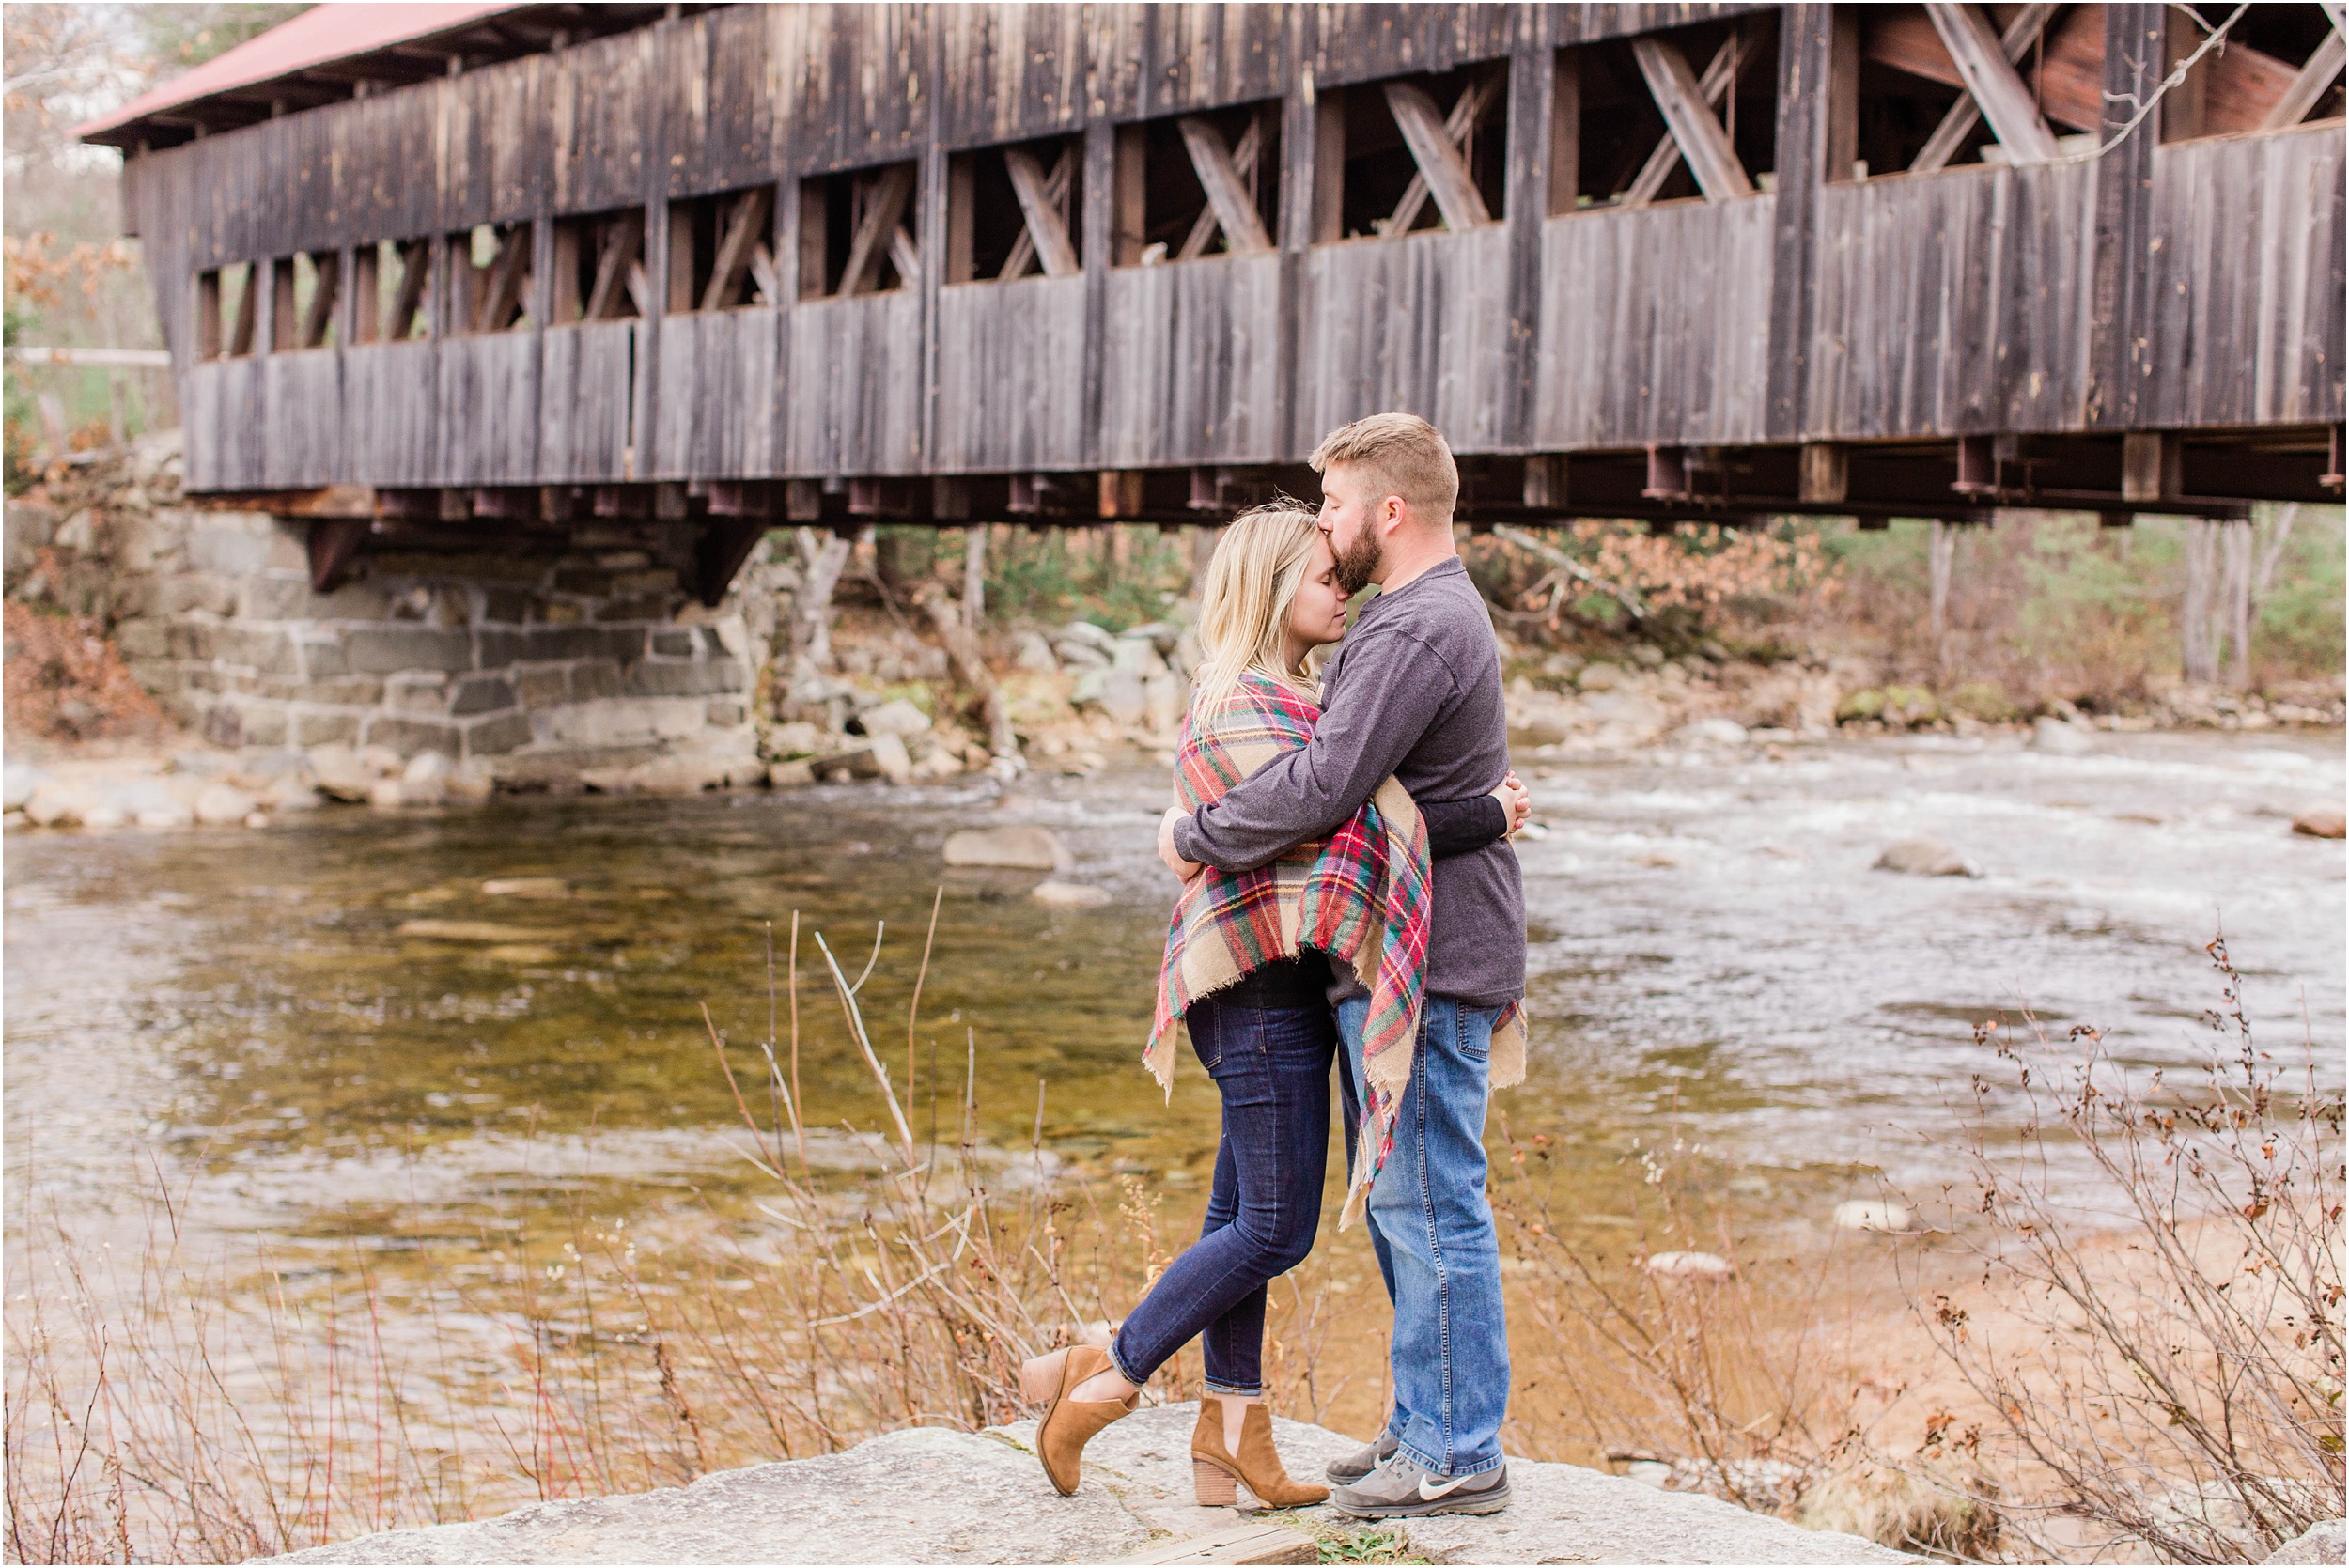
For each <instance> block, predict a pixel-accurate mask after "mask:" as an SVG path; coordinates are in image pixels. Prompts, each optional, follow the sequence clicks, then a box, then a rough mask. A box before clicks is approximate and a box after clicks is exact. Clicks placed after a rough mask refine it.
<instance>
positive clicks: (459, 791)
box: [447, 757, 498, 800]
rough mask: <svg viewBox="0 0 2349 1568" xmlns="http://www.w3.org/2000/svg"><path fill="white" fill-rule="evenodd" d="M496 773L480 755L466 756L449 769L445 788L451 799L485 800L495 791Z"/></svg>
mask: <svg viewBox="0 0 2349 1568" xmlns="http://www.w3.org/2000/svg"><path fill="white" fill-rule="evenodd" d="M497 787H498V781H497V775H496V774H494V773H492V772H491V771H490V765H489V763H488V762H487V761H486V760H484V759H483V758H481V757H467V758H466V759H465V760H464V761H462V762H460V763H459V764H458V765H457V766H456V767H455V768H451V769H449V775H448V784H447V788H448V798H449V799H450V800H488V799H489V798H490V796H492V795H494V794H496V793H497Z"/></svg>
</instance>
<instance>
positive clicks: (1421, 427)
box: [1305, 413, 1460, 524]
mask: <svg viewBox="0 0 2349 1568" xmlns="http://www.w3.org/2000/svg"><path fill="white" fill-rule="evenodd" d="M1305 460H1306V461H1307V462H1309V463H1311V464H1312V465H1313V469H1314V472H1315V474H1325V473H1327V472H1329V470H1330V466H1331V465H1332V464H1335V463H1344V464H1345V465H1346V466H1347V467H1348V468H1359V469H1361V471H1362V472H1363V473H1364V474H1367V475H1368V476H1369V477H1370V479H1371V480H1372V482H1373V483H1374V484H1376V485H1377V489H1378V493H1379V494H1381V495H1399V496H1401V497H1402V498H1403V499H1404V501H1405V502H1406V503H1408V505H1409V506H1410V508H1411V510H1412V511H1414V512H1418V513H1420V514H1422V516H1423V519H1424V520H1426V521H1427V522H1428V523H1430V524H1436V523H1449V522H1450V521H1451V520H1452V509H1453V508H1454V507H1455V506H1456V505H1459V500H1460V469H1459V465H1458V464H1456V463H1455V462H1454V461H1453V460H1452V447H1451V445H1450V444H1449V443H1448V442H1445V440H1444V439H1443V434H1442V432H1440V431H1439V430H1438V429H1437V428H1436V427H1434V426H1433V425H1430V424H1428V423H1427V421H1425V420H1424V419H1422V418H1420V417H1419V415H1417V414H1413V413H1374V414H1372V415H1371V416H1370V417H1369V418H1368V419H1358V420H1356V421H1355V422H1354V423H1353V424H1351V425H1341V426H1339V427H1337V428H1336V429H1334V430H1332V431H1330V433H1329V434H1328V435H1326V436H1324V437H1322V438H1321V444H1320V445H1319V446H1316V447H1315V448H1314V454H1313V456H1312V457H1310V458H1306V459H1305Z"/></svg>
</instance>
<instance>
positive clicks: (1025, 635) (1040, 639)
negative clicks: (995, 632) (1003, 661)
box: [1011, 631, 1060, 675]
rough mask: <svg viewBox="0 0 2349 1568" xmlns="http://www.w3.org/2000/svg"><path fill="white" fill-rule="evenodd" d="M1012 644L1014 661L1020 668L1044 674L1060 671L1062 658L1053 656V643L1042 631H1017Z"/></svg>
mask: <svg viewBox="0 0 2349 1568" xmlns="http://www.w3.org/2000/svg"><path fill="white" fill-rule="evenodd" d="M1011 646H1012V656H1011V660H1012V663H1013V664H1015V665H1016V666H1018V667H1019V668H1020V669H1022V670H1032V671H1034V673H1036V674H1037V675H1058V674H1059V673H1060V660H1058V659H1057V658H1055V657H1054V656H1053V654H1052V644H1050V642H1048V641H1046V639H1045V636H1044V633H1042V632H1040V631H1021V632H1017V633H1015V634H1014V635H1013V637H1012V640H1011Z"/></svg>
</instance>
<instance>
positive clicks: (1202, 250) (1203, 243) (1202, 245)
mask: <svg viewBox="0 0 2349 1568" xmlns="http://www.w3.org/2000/svg"><path fill="white" fill-rule="evenodd" d="M1260 131H1261V128H1260V127H1259V126H1258V125H1257V124H1256V122H1255V121H1253V120H1251V121H1249V123H1248V129H1247V130H1246V131H1244V132H1241V133H1240V138H1239V145H1238V146H1237V147H1234V148H1233V149H1232V172H1233V173H1234V174H1236V175H1237V176H1238V177H1239V178H1240V179H1241V181H1242V182H1243V183H1246V184H1248V185H1249V186H1250V187H1251V188H1253V185H1254V181H1255V175H1256V155H1257V150H1258V148H1260V147H1262V146H1263V144H1264V137H1263V136H1262V134H1261V133H1260ZM1205 184H1206V182H1205V181H1202V182H1201V185H1202V188H1204V187H1205ZM1220 227H1221V225H1219V224H1218V223H1217V222H1216V216H1215V204H1214V203H1213V202H1209V203H1208V204H1207V205H1206V207H1204V208H1202V209H1201V210H1200V212H1199V216H1198V217H1197V218H1195V219H1193V220H1192V221H1191V225H1190V234H1188V235H1187V236H1185V237H1184V240H1183V248H1182V249H1181V250H1179V251H1176V252H1175V260H1177V261H1190V260H1191V259H1193V258H1195V257H1197V256H1205V255H1206V254H1207V241H1210V240H1212V239H1214V238H1215V237H1216V234H1217V233H1218V231H1219V229H1220ZM1235 248H1237V247H1235Z"/></svg>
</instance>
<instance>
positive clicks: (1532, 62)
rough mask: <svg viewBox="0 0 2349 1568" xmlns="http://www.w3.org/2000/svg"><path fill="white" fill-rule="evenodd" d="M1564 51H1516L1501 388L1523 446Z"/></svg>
mask: <svg viewBox="0 0 2349 1568" xmlns="http://www.w3.org/2000/svg"><path fill="white" fill-rule="evenodd" d="M1557 82H1558V52H1557V51H1556V50H1554V49H1550V48H1547V47H1539V48H1532V49H1520V50H1518V51H1517V53H1516V54H1512V55H1510V56H1509V126H1508V145H1507V160H1506V166H1507V170H1508V175H1507V186H1506V189H1507V193H1508V194H1507V196H1506V198H1505V205H1504V207H1503V209H1502V213H1501V221H1502V222H1503V223H1504V224H1505V225H1508V232H1509V262H1508V268H1509V275H1508V290H1509V336H1508V346H1507V353H1508V359H1509V368H1508V374H1507V377H1506V379H1505V380H1503V382H1502V385H1501V391H1502V398H1503V401H1502V406H1501V429H1500V436H1501V444H1502V445H1503V446H1506V447H1509V448H1512V449H1521V448H1523V447H1525V446H1527V445H1528V444H1529V443H1530V442H1531V441H1532V433H1533V377H1534V371H1535V368H1536V366H1537V365H1538V362H1539V359H1540V353H1541V334H1542V225H1543V223H1544V222H1545V221H1546V219H1547V216H1548V207H1549V199H1550V187H1551V181H1552V179H1554V178H1555V177H1554V173H1553V166H1554V161H1555V158H1556V153H1557V149H1556V147H1554V145H1553V144H1552V141H1551V135H1552V132H1553V130H1554V128H1555V126H1556V123H1557V116H1556V105H1555V103H1554V102H1553V98H1554V95H1555V93H1556V89H1557Z"/></svg>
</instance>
